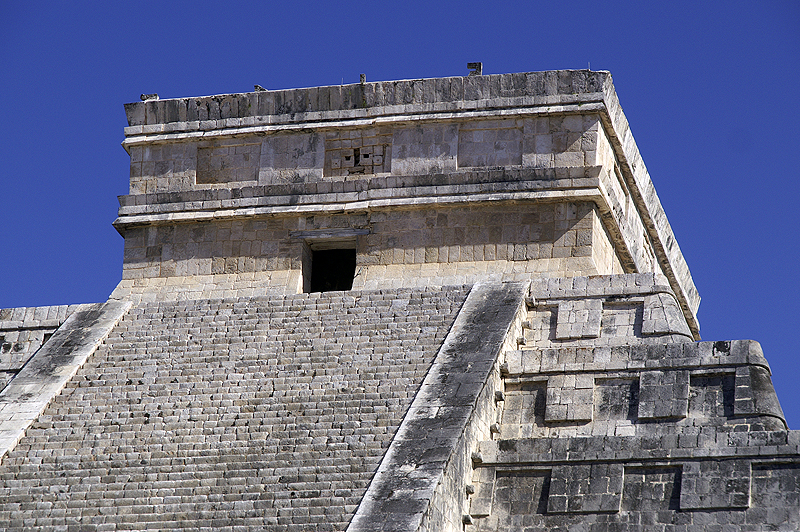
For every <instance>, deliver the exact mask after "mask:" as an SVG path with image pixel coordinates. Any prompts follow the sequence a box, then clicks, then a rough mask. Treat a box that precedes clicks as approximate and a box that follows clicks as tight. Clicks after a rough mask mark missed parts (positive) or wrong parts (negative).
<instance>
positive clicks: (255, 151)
mask: <svg viewBox="0 0 800 532" xmlns="http://www.w3.org/2000/svg"><path fill="white" fill-rule="evenodd" d="M260 155H261V143H260V142H257V143H252V144H227V143H226V145H224V146H207V147H198V148H197V177H196V182H197V184H198V185H215V184H221V183H234V182H241V181H257V180H258V168H259V162H260Z"/></svg>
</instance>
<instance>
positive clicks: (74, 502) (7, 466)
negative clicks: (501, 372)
mask: <svg viewBox="0 0 800 532" xmlns="http://www.w3.org/2000/svg"><path fill="white" fill-rule="evenodd" d="M467 292H468V289H467V287H452V288H446V289H428V290H425V289H419V290H411V289H408V290H393V291H391V292H383V291H363V292H357V291H351V292H329V293H323V294H300V295H296V296H285V297H284V296H281V297H271V298H267V297H262V298H244V299H224V300H204V301H183V302H169V303H160V304H159V303H150V304H142V305H140V306H138V307H136V308H133V309H131V310H130V311H129V312H128V313H127V314H126V315H125V317H124V318H123V319H122V321H121V322H120V323H119V324H118V325H117V326H116V327H115V328H114V329H113V330H112V332H111V333H110V334H109V336H108V337H107V339H106V341H105V342H104V344H103V345H101V346H100V348H99V349H98V350H97V352H96V353H95V354H94V355H93V356H92V357H91V358H90V360H89V361H88V362H87V363H86V364H85V365H84V366H83V367H82V368H81V369H80V370H79V372H78V374H77V375H76V376H75V377H74V378H73V379H72V380H71V381H70V382H69V383H68V384H67V386H66V387H65V388H64V390H63V392H62V393H61V394H60V395H59V396H57V397H56V398H55V399H54V400H53V402H52V403H51V404H50V405H49V406H48V407H47V409H46V410H45V412H44V414H43V415H42V416H40V418H39V419H38V420H37V421H36V422H35V423H34V424H33V425H32V426H31V427H30V429H28V431H27V434H26V436H25V437H23V438H22V439H21V440H20V442H19V444H18V445H17V446H16V448H14V449H13V450H12V451H11V452H9V454H8V455H7V456H6V457H5V458H4V459H3V462H2V464H0V523H3V528H4V529H6V530H22V529H32V528H36V529H59V530H67V529H68V530H72V529H75V530H134V529H135V530H142V529H170V528H179V527H180V528H191V529H200V530H203V529H206V530H212V529H213V530H231V531H232V530H250V529H252V530H255V529H264V528H265V527H269V528H270V530H286V531H295V530H343V529H344V528H346V526H347V524H348V522H349V521H350V519H351V517H352V515H353V513H354V512H355V510H356V507H357V505H358V504H359V502H360V500H361V498H362V496H363V493H364V491H365V490H366V488H367V486H368V484H369V483H370V480H371V478H372V476H373V473H374V471H375V469H376V468H377V467H378V464H379V463H380V461H381V458H382V457H383V455H384V453H385V451H386V449H387V447H388V446H389V443H390V441H391V439H392V437H393V435H394V433H395V431H396V430H397V427H398V426H399V424H400V422H401V421H402V419H403V416H404V414H405V412H406V410H407V408H408V406H409V404H410V403H411V401H412V400H413V398H414V395H415V393H416V392H417V389H418V387H419V385H420V383H421V382H422V380H423V378H424V377H425V375H426V373H427V371H428V368H429V367H430V365H431V363H432V361H433V359H434V357H435V356H436V353H437V351H438V349H439V346H440V345H441V343H442V341H443V340H444V338H445V336H446V335H447V332H448V330H449V328H450V326H451V324H452V323H453V320H454V318H455V316H456V314H457V313H458V311H459V309H460V308H461V305H462V303H463V301H464V299H465V297H466V294H467Z"/></svg>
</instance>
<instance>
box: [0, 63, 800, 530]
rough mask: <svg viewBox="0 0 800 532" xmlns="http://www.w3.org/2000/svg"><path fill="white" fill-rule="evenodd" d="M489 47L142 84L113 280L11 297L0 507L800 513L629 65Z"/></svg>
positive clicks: (105, 525) (141, 516)
mask: <svg viewBox="0 0 800 532" xmlns="http://www.w3.org/2000/svg"><path fill="white" fill-rule="evenodd" d="M470 68H471V69H473V70H474V71H473V72H472V73H471V74H470V75H469V76H467V77H452V78H441V79H424V80H404V81H390V82H377V83H367V82H366V80H365V79H363V78H362V82H361V83H359V84H357V85H342V86H335V87H314V88H307V89H291V90H285V91H267V90H265V89H263V88H260V87H257V92H254V93H248V94H227V95H219V96H210V97H202V98H181V99H173V100H158V99H152V98H148V99H145V100H144V101H142V102H137V103H134V104H129V105H126V115H127V117H128V122H129V127H128V128H126V130H125V135H126V138H125V141H124V142H123V146H124V147H125V149H126V150H127V151H128V153H129V154H130V156H131V167H130V191H129V194H128V195H125V196H121V197H120V198H119V202H120V209H119V217H118V219H117V220H116V221H115V223H114V225H115V227H116V228H117V229H118V231H119V232H120V233H121V234H122V235H123V237H124V238H125V252H124V260H123V275H122V281H121V282H120V284H119V285H118V287H117V289H116V290H115V291H114V293H113V294H112V297H111V299H110V300H109V301H108V302H107V303H104V304H101V305H94V306H86V307H84V306H79V307H78V306H70V307H38V308H21V309H3V310H0V385H2V384H5V383H6V382H9V384H8V385H7V386H6V387H5V388H4V389H3V390H2V392H0V451H2V452H3V453H7V454H6V456H5V458H4V459H3V461H2V463H0V528H3V529H4V530H31V529H37V530H98V531H99V530H142V529H173V528H174V529H192V530H198V529H199V530H226V531H237V532H238V531H244V530H274V531H286V532H297V531H305V530H345V529H348V528H349V529H350V530H351V531H352V532H367V531H378V530H380V531H387V532H388V531H397V532H400V531H403V532H406V531H417V532H433V531H437V532H438V531H447V532H451V531H452V532H483V531H498V532H500V531H510V530H513V531H525V532H534V531H540V530H558V531H568V530H569V531H575V532H577V531H581V532H586V531H590V532H606V531H620V532H621V531H626V532H634V531H643V532H644V531H651V530H657V531H662V532H666V531H670V532H693V531H697V530H711V531H720V532H721V531H734V530H742V531H761V530H798V529H800V431H789V430H787V427H786V423H785V421H784V416H783V412H782V410H781V406H780V403H779V401H778V399H777V396H776V395H775V390H774V388H773V386H772V383H771V380H770V369H769V365H768V364H767V361H766V359H765V358H764V355H763V353H762V351H761V348H760V346H759V345H758V344H757V343H756V342H753V341H750V340H734V341H716V342H699V339H700V336H699V324H698V322H697V318H696V313H697V307H698V305H699V301H700V298H699V295H698V293H697V290H696V288H695V287H694V284H693V282H692V279H691V275H690V273H689V270H688V266H687V265H686V263H685V261H684V259H683V257H682V255H681V252H680V249H679V247H678V244H677V243H676V241H675V238H674V235H673V234H672V231H671V229H670V226H669V222H668V221H667V219H666V216H665V214H664V212H663V209H662V208H661V205H660V202H659V200H658V196H657V195H656V193H655V190H654V188H653V184H652V181H651V179H650V176H649V175H648V173H647V170H646V167H645V165H644V164H643V162H642V160H641V156H640V154H639V152H638V149H637V147H636V143H635V141H634V140H633V137H632V135H631V132H630V128H629V126H628V123H627V120H626V118H625V116H624V114H623V113H622V109H621V107H620V105H619V102H618V100H617V96H616V93H615V91H614V87H613V85H612V83H611V77H610V75H609V74H608V73H607V72H590V71H552V72H531V73H520V74H501V75H490V76H483V75H481V66H480V64H471V66H470ZM331 250H333V251H334V252H335V254H336V255H334V254H332V251H331ZM333 256H337V257H339V258H338V259H331V258H330V257H333ZM315 272H316V273H315ZM320 272H322V274H323V275H322V277H324V278H325V279H326V280H330V279H329V278H335V279H333V281H332V282H333V283H334V284H336V285H337V286H339V287H343V286H344V287H350V286H352V290H348V291H346V292H325V293H317V294H309V293H304V292H309V291H311V290H312V287H314V286H317V284H315V283H316V281H318V280H319V279H320ZM320 286H322V284H321V285H320ZM314 289H316V288H314ZM129 307H131V308H130V310H129V311H127V313H126V310H127V309H128V308H129ZM123 314H125V315H124V317H123ZM120 318H121V319H120ZM51 334H52V337H51V338H49V335H51ZM48 338H49V339H48ZM98 346H99V347H98ZM90 355H91V356H90Z"/></svg>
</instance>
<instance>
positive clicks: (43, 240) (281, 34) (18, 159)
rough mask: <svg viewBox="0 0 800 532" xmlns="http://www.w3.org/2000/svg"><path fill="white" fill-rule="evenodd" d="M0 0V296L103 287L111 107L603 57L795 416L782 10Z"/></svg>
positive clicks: (692, 253)
mask: <svg viewBox="0 0 800 532" xmlns="http://www.w3.org/2000/svg"><path fill="white" fill-rule="evenodd" d="M163 4H164V5H160V4H159V3H158V2H138V3H136V2H133V3H131V2H91V3H90V2H82V1H77V2H69V3H67V2H63V3H62V2H36V1H30V2H6V3H5V4H4V6H3V9H2V11H1V12H0V81H2V82H0V101H2V103H3V105H4V107H5V109H6V110H5V111H4V112H2V113H1V114H0V116H2V118H0V194H2V196H1V197H2V206H1V207H0V257H1V259H0V308H4V307H14V306H34V305H51V304H64V303H82V302H95V301H103V300H105V299H106V298H107V297H108V295H109V294H110V293H111V291H112V290H113V288H114V286H115V285H116V283H117V282H118V281H119V279H120V275H121V269H122V238H121V237H120V236H119V235H118V234H117V233H116V231H115V230H114V229H113V228H112V227H111V222H112V221H113V220H114V218H115V215H116V209H117V206H118V205H117V200H116V196H117V195H120V194H126V193H127V184H128V167H127V165H128V161H129V159H128V156H127V154H126V153H125V151H124V150H123V149H122V148H121V147H120V145H119V143H120V142H121V141H122V139H123V131H122V128H123V127H124V126H125V125H126V124H125V114H124V112H123V107H122V104H123V103H126V102H131V101H135V100H137V99H138V97H139V94H141V93H151V92H157V93H158V94H159V95H160V96H161V97H162V98H173V97H181V96H200V95H207V94H219V93H231V92H247V91H251V90H252V89H253V84H255V83H258V84H260V85H263V86H265V87H267V88H270V89H279V88H290V87H305V86H319V85H333V84H338V83H341V82H345V83H354V82H357V81H358V76H359V73H361V72H364V73H366V75H367V79H368V80H371V81H377V80H389V79H407V78H424V77H441V76H451V75H464V74H466V72H467V69H466V63H467V62H468V61H482V62H483V64H484V72H485V73H502V72H523V71H534V70H550V69H580V68H586V67H587V66H588V65H589V64H591V68H592V69H594V70H609V71H611V73H612V75H613V78H614V83H615V86H616V88H617V93H618V94H619V97H620V101H621V102H622V106H623V109H624V111H625V113H626V115H627V117H628V120H629V121H630V123H631V128H632V130H633V134H634V136H635V138H636V140H637V143H638V145H639V148H640V150H641V152H642V156H643V157H644V161H645V163H646V164H647V167H648V169H649V170H650V174H651V175H652V178H653V181H654V183H655V186H656V190H657V191H658V193H659V196H660V198H661V201H662V203H663V205H664V208H665V210H666V212H667V215H668V217H669V219H670V222H671V224H672V227H673V229H674V232H675V235H676V236H677V239H678V242H679V243H680V246H681V248H682V250H683V253H684V255H685V257H686V260H687V262H688V263H689V267H690V268H691V271H692V273H693V275H694V279H695V282H696V284H697V287H698V289H699V290H700V295H701V296H702V297H703V302H702V304H701V305H700V313H699V317H700V324H701V333H702V335H703V338H704V339H707V340H723V339H737V338H752V339H756V340H758V341H760V342H761V344H762V346H763V348H764V352H765V354H766V356H767V358H768V360H769V361H770V363H771V366H772V369H773V379H774V381H775V383H776V387H777V389H778V394H779V397H780V399H781V402H782V404H783V407H784V410H785V411H786V414H787V418H788V420H789V425H790V426H791V427H792V428H796V429H800V385H798V384H797V382H795V379H797V378H800V358H799V357H798V356H797V353H796V351H797V348H796V344H797V338H796V337H795V335H796V334H798V332H800V309H798V300H800V297H799V296H800V279H798V277H800V275H798V273H800V272H799V271H798V270H799V268H798V264H800V236H798V235H799V234H800V222H798V215H799V214H800V208H798V188H799V187H800V185H798V178H799V177H800V176H798V154H800V150H798V146H800V120H798V119H799V118H800V113H799V112H798V108H799V106H798V102H797V101H796V100H797V95H798V88H799V87H800V68H798V67H800V64H799V63H800V4H798V2H796V1H788V0H785V1H769V0H766V1H761V2H737V1H734V2H725V3H719V2H697V1H694V2H658V3H655V2H632V1H631V2H597V1H592V2H584V1H574V2H568V3H562V2H533V1H529V2H505V1H495V2H485V3H477V2H467V1H457V2H455V1H451V2H419V1H406V2H347V1H342V2H225V3H223V2H202V1H192V2H182V1H173V2H164V3H163Z"/></svg>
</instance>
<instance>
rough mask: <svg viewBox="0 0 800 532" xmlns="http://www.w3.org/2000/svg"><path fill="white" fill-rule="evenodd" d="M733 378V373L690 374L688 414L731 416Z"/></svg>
mask: <svg viewBox="0 0 800 532" xmlns="http://www.w3.org/2000/svg"><path fill="white" fill-rule="evenodd" d="M735 379H736V377H735V374H734V373H694V374H692V375H691V377H690V383H689V384H690V388H689V415H690V416H691V417H699V418H721V417H731V416H733V414H734V404H735V394H736V385H735V382H736V380H735Z"/></svg>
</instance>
